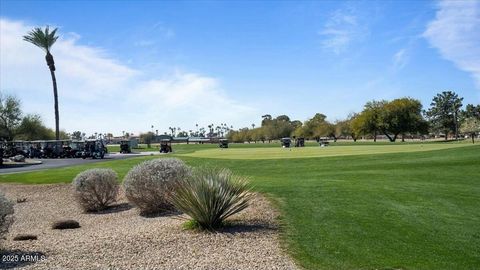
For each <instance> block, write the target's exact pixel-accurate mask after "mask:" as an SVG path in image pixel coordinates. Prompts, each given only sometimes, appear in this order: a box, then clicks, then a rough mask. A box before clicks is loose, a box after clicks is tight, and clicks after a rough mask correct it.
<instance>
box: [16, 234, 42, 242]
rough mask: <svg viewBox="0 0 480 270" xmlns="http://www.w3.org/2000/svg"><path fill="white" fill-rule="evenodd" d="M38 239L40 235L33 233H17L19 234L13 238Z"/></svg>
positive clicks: (23, 239)
mask: <svg viewBox="0 0 480 270" xmlns="http://www.w3.org/2000/svg"><path fill="white" fill-rule="evenodd" d="M37 239H38V237H37V236H36V235H33V234H17V236H15V237H14V238H13V241H27V240H37Z"/></svg>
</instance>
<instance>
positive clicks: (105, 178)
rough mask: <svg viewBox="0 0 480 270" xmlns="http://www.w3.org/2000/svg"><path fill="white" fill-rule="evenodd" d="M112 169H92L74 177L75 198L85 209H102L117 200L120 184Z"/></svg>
mask: <svg viewBox="0 0 480 270" xmlns="http://www.w3.org/2000/svg"><path fill="white" fill-rule="evenodd" d="M117 179H118V176H117V173H116V172H114V171H113V170H112V169H91V170H86V171H84V172H81V173H79V174H78V175H77V176H76V177H75V179H73V187H74V192H75V198H76V199H77V201H78V203H79V204H80V206H81V207H82V208H83V209H84V210H85V211H100V210H103V209H105V208H107V207H108V206H110V205H111V204H112V203H114V202H115V201H116V200H117V195H118V190H119V185H118V181H117Z"/></svg>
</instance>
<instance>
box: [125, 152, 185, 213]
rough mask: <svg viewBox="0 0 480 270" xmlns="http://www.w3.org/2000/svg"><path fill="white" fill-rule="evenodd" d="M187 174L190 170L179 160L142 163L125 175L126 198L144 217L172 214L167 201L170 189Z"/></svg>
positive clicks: (167, 159) (171, 206) (170, 204)
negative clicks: (164, 213)
mask: <svg viewBox="0 0 480 270" xmlns="http://www.w3.org/2000/svg"><path fill="white" fill-rule="evenodd" d="M189 174H190V168H189V167H188V166H187V165H186V164H185V163H184V162H183V161H181V160H180V159H176V158H165V159H153V160H149V161H145V162H143V163H140V164H139V165H137V166H135V167H133V168H132V169H131V170H130V171H129V172H128V173H127V175H126V176H125V180H124V181H123V187H124V189H125V195H126V197H127V199H128V200H129V201H130V202H132V203H133V204H135V205H136V206H137V207H138V208H139V209H140V213H141V214H143V215H145V214H147V215H148V214H156V213H161V212H166V211H171V210H173V209H174V207H173V205H172V203H171V202H170V196H171V194H172V192H173V189H174V187H175V186H176V185H177V183H178V182H180V181H182V180H184V179H185V178H187V177H188V175H189Z"/></svg>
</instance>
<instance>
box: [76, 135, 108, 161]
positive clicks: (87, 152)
mask: <svg viewBox="0 0 480 270" xmlns="http://www.w3.org/2000/svg"><path fill="white" fill-rule="evenodd" d="M104 156H105V145H104V144H103V141H102V140H86V141H85V147H84V149H83V151H82V158H83V159H86V158H92V159H97V158H101V159H103V158H104Z"/></svg>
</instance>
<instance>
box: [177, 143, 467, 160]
mask: <svg viewBox="0 0 480 270" xmlns="http://www.w3.org/2000/svg"><path fill="white" fill-rule="evenodd" d="M468 145H469V144H467V143H426V144H421V143H415V144H391V145H388V144H386V145H385V144H383V145H351V144H350V145H334V146H327V147H319V146H310V147H292V148H282V147H280V146H278V147H258V148H255V147H248V148H245V147H241V148H240V147H235V146H233V147H231V148H227V149H221V148H212V149H204V150H197V151H195V152H190V153H186V154H181V155H180V156H188V157H196V158H218V159H283V158H313V157H331V156H353V155H371V154H372V155H373V154H389V153H407V152H418V151H432V150H442V149H449V148H455V147H463V146H468Z"/></svg>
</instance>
